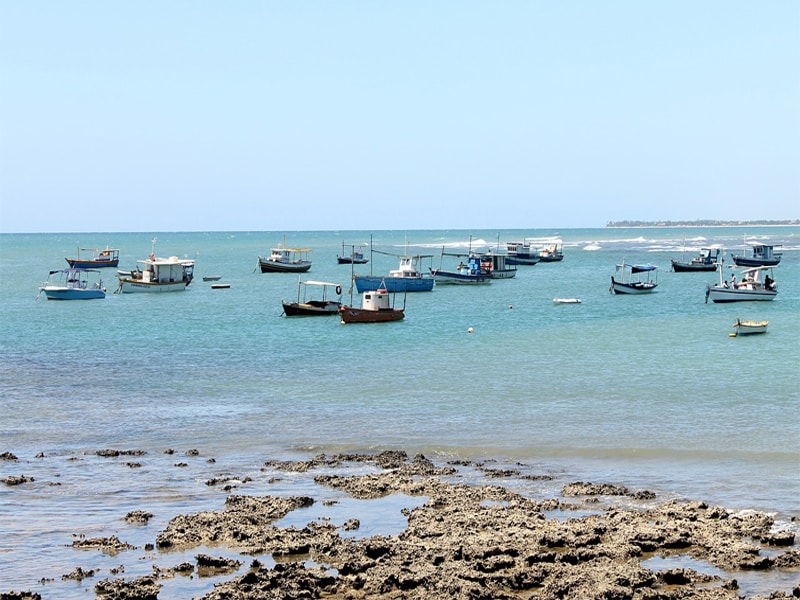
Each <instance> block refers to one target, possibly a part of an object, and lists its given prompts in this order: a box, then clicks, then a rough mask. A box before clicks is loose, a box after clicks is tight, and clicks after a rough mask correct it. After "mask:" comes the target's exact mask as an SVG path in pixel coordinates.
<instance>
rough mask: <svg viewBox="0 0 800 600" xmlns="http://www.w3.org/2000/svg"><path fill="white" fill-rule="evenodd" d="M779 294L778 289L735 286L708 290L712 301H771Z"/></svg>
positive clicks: (715, 287) (716, 287)
mask: <svg viewBox="0 0 800 600" xmlns="http://www.w3.org/2000/svg"><path fill="white" fill-rule="evenodd" d="M777 295H778V291H777V290H763V289H762V290H747V289H743V290H737V289H733V288H726V287H719V286H714V287H712V288H710V289H709V290H708V297H709V299H710V300H711V301H712V302H716V303H725V302H746V301H762V302H763V301H769V300H773V299H774V298H775V296H777Z"/></svg>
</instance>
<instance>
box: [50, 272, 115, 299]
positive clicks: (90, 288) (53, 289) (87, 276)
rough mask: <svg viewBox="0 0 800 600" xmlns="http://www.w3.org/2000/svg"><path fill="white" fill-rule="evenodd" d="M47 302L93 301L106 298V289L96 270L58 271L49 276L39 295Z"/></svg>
mask: <svg viewBox="0 0 800 600" xmlns="http://www.w3.org/2000/svg"><path fill="white" fill-rule="evenodd" d="M42 292H43V293H44V295H45V297H46V298H47V299H48V300H95V299H99V298H105V297H106V289H105V287H103V280H102V279H101V278H100V271H98V270H96V269H58V270H55V271H50V275H49V277H48V279H47V281H45V282H44V283H43V284H42V285H41V287H40V288H39V293H42Z"/></svg>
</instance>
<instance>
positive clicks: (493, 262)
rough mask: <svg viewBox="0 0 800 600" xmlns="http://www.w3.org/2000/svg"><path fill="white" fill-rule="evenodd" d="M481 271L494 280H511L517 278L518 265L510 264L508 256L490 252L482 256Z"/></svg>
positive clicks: (502, 253)
mask: <svg viewBox="0 0 800 600" xmlns="http://www.w3.org/2000/svg"><path fill="white" fill-rule="evenodd" d="M480 260H481V270H482V271H483V272H484V273H487V274H488V275H489V277H491V278H492V279H511V278H512V277H516V276H517V265H512V264H510V263H509V262H508V254H506V253H504V252H494V251H489V252H487V253H486V254H481V255H480Z"/></svg>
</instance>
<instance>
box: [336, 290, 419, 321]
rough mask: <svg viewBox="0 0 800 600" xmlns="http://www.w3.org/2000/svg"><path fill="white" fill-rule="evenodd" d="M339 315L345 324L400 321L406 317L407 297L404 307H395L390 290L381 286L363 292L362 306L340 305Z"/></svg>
mask: <svg viewBox="0 0 800 600" xmlns="http://www.w3.org/2000/svg"><path fill="white" fill-rule="evenodd" d="M351 303H352V302H351ZM339 315H341V318H342V323H343V324H344V323H385V322H387V321H399V320H401V319H403V318H404V317H405V299H404V300H403V308H395V307H394V306H392V303H391V302H390V299H389V291H388V290H387V289H386V288H385V287H381V288H378V289H377V290H370V291H366V292H364V293H362V294H361V307H360V308H358V307H355V306H347V305H345V306H342V307H340V308H339Z"/></svg>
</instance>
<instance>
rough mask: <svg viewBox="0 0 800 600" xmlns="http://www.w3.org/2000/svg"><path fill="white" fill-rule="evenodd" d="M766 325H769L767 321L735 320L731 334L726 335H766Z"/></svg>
mask: <svg viewBox="0 0 800 600" xmlns="http://www.w3.org/2000/svg"><path fill="white" fill-rule="evenodd" d="M767 325H769V321H742V320H741V319H736V323H734V324H733V333H730V334H728V335H730V336H731V337H736V336H738V335H752V334H754V333H767Z"/></svg>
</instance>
